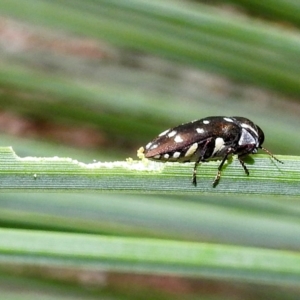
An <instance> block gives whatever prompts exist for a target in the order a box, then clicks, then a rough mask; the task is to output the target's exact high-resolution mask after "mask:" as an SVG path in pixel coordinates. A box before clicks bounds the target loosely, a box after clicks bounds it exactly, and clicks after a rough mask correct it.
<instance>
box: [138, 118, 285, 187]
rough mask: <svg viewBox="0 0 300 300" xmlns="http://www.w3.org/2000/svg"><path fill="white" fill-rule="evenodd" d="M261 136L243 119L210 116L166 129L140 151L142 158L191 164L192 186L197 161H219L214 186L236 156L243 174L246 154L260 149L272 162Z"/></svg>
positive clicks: (194, 182) (253, 125) (246, 170)
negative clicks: (223, 169) (192, 164)
mask: <svg viewBox="0 0 300 300" xmlns="http://www.w3.org/2000/svg"><path fill="white" fill-rule="evenodd" d="M264 139H265V135H264V133H263V131H262V130H261V128H260V127H259V126H257V125H256V124H254V123H253V122H252V121H250V120H249V119H247V118H244V117H226V116H214V117H207V118H204V119H200V120H195V121H192V122H189V123H185V124H181V125H179V126H176V127H174V128H171V129H167V130H165V131H163V132H162V133H161V134H159V135H158V137H157V138H155V139H154V140H153V141H151V142H150V143H148V144H147V145H146V146H145V148H143V151H144V156H145V157H146V158H149V159H152V160H159V161H164V162H166V161H170V162H182V163H186V162H195V165H194V169H193V176H192V183H193V185H194V186H197V167H198V165H199V164H200V163H201V162H208V161H210V160H221V163H220V165H219V167H218V171H217V175H216V177H215V179H214V181H213V186H214V187H215V186H216V185H217V184H218V182H219V180H220V178H221V170H222V167H223V165H224V163H225V161H226V160H227V159H228V158H229V157H231V156H232V155H237V156H238V160H239V162H240V163H241V165H242V167H243V169H244V171H245V173H246V174H247V175H249V171H248V169H247V167H246V165H245V163H244V161H243V157H244V156H246V155H248V154H255V153H257V151H258V149H262V150H264V151H265V152H266V153H268V154H269V155H270V156H271V157H272V158H273V159H275V160H276V161H278V162H280V163H283V162H282V161H280V160H279V159H277V158H276V157H275V156H274V155H273V154H272V153H271V152H270V151H269V150H267V149H266V148H264V147H262V144H263V142H264Z"/></svg>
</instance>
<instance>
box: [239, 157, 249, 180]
mask: <svg viewBox="0 0 300 300" xmlns="http://www.w3.org/2000/svg"><path fill="white" fill-rule="evenodd" d="M238 160H239V162H240V164H241V165H242V167H243V169H244V171H245V173H246V174H247V176H249V174H250V173H249V170H248V169H247V167H246V165H245V162H244V161H243V160H242V159H241V158H240V157H239V156H238Z"/></svg>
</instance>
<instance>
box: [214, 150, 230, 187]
mask: <svg viewBox="0 0 300 300" xmlns="http://www.w3.org/2000/svg"><path fill="white" fill-rule="evenodd" d="M232 152H233V149H231V148H229V149H228V151H227V153H226V154H225V155H224V157H223V159H222V161H221V163H220V165H219V167H218V173H217V175H216V177H215V179H214V181H213V187H216V186H217V184H218V183H219V181H220V178H221V171H222V167H223V165H224V163H225V161H226V160H227V158H228V156H229V155H230V154H231V153H232Z"/></svg>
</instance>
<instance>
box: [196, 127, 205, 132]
mask: <svg viewBox="0 0 300 300" xmlns="http://www.w3.org/2000/svg"><path fill="white" fill-rule="evenodd" d="M196 131H197V132H198V133H203V132H204V129H203V128H196Z"/></svg>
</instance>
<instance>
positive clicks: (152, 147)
mask: <svg viewBox="0 0 300 300" xmlns="http://www.w3.org/2000/svg"><path fill="white" fill-rule="evenodd" d="M157 147H158V145H157V144H153V145H152V146H151V147H150V149H151V150H153V149H155V148H157Z"/></svg>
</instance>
